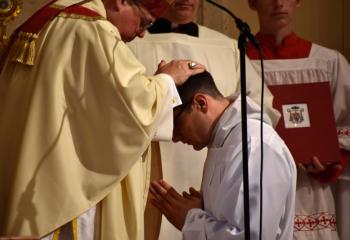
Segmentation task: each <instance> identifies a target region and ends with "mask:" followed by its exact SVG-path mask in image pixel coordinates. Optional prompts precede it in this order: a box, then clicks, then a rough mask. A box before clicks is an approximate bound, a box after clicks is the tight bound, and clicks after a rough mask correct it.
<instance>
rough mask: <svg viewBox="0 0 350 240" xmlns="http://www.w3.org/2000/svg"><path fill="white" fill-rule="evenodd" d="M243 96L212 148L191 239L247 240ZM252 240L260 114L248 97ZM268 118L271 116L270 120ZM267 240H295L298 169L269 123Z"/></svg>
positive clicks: (189, 226) (189, 221) (190, 224)
mask: <svg viewBox="0 0 350 240" xmlns="http://www.w3.org/2000/svg"><path fill="white" fill-rule="evenodd" d="M240 104H241V99H240V97H239V98H237V100H236V101H235V102H234V103H232V104H231V105H230V106H229V107H228V108H227V109H226V111H225V112H224V114H223V115H222V116H221V118H220V120H219V122H218V123H217V125H216V127H215V129H214V133H213V136H212V140H211V144H210V146H209V147H208V156H207V159H206V162H205V168H204V174H203V180H202V192H203V199H204V210H202V209H192V210H191V211H190V212H189V213H188V214H187V217H186V222H185V225H184V227H183V229H182V232H183V237H184V239H185V240H187V239H196V240H200V239H213V240H214V239H215V240H224V239H232V240H236V239H244V213H243V179H242V175H243V173H242V137H241V114H240V112H241V111H240ZM247 108H248V156H249V160H248V163H249V194H250V201H249V203H250V229H251V239H252V240H255V239H259V238H258V237H259V235H258V234H259V219H260V215H259V214H260V205H259V203H260V195H259V193H260V188H259V186H260V166H261V164H260V146H261V144H260V120H259V118H260V112H259V107H258V106H257V105H256V104H255V103H254V102H252V101H251V100H250V99H249V98H248V106H247ZM265 117H266V116H265ZM264 121H265V122H264V125H263V126H264V127H263V131H264V137H263V147H264V148H263V149H264V164H263V166H264V167H263V170H264V172H263V214H262V215H263V218H262V222H263V224H262V239H265V240H272V239H283V240H288V239H292V234H293V217H294V198H295V187H296V186H295V185H296V168H295V164H294V160H293V158H292V156H291V154H290V152H289V150H288V148H287V147H286V145H285V144H284V142H283V140H281V138H280V137H279V136H278V135H277V133H276V132H275V131H274V130H273V128H272V127H271V125H270V123H269V120H268V118H265V119H264Z"/></svg>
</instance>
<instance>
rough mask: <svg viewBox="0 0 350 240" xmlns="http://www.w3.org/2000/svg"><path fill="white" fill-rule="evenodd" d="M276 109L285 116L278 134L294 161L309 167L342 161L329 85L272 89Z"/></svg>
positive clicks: (291, 86) (280, 121) (273, 87)
mask: <svg viewBox="0 0 350 240" xmlns="http://www.w3.org/2000/svg"><path fill="white" fill-rule="evenodd" d="M269 89H270V91H271V92H272V94H273V96H274V101H273V106H274V108H276V109H277V110H278V111H280V112H281V114H282V116H281V119H280V120H279V122H278V124H277V127H276V131H277V132H278V134H279V135H280V136H281V138H282V139H283V140H284V141H285V143H286V144H287V146H288V148H289V150H290V151H291V153H292V155H293V157H294V160H295V161H296V162H299V163H304V164H308V163H310V162H311V159H312V157H313V156H316V157H318V159H319V160H320V161H321V162H322V163H323V164H330V163H334V162H339V161H340V150H339V143H338V136H337V129H336V126H335V119H334V113H333V104H332V96H331V90H330V86H329V83H328V82H319V83H303V84H289V85H274V86H269Z"/></svg>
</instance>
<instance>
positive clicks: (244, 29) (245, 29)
mask: <svg viewBox="0 0 350 240" xmlns="http://www.w3.org/2000/svg"><path fill="white" fill-rule="evenodd" d="M206 1H207V2H209V3H211V4H213V5H214V6H216V7H218V8H220V9H221V10H223V11H225V12H226V13H227V14H229V15H230V16H231V17H232V18H233V19H234V20H235V22H236V25H237V28H238V29H239V31H240V32H241V34H243V36H245V37H246V38H248V39H249V41H250V42H251V43H252V44H253V46H254V47H255V48H256V49H258V50H259V49H260V45H259V42H258V40H257V39H256V38H255V36H254V35H253V34H252V33H251V31H250V27H249V25H248V24H247V23H246V22H243V21H242V20H241V19H240V18H238V17H236V15H234V14H233V12H231V11H230V10H228V9H227V8H225V7H224V6H221V5H219V4H217V3H216V2H214V1H212V0H206Z"/></svg>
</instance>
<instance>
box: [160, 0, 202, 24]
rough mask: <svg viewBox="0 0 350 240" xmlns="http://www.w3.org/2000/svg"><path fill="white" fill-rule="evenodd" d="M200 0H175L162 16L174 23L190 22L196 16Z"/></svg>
mask: <svg viewBox="0 0 350 240" xmlns="http://www.w3.org/2000/svg"><path fill="white" fill-rule="evenodd" d="M199 3H200V0H175V1H174V3H172V4H171V6H170V7H169V9H168V10H167V11H166V12H165V13H164V15H163V17H164V18H166V19H168V20H169V21H171V22H173V23H176V24H186V23H189V22H192V21H194V20H195V19H196V17H197V12H198V8H199Z"/></svg>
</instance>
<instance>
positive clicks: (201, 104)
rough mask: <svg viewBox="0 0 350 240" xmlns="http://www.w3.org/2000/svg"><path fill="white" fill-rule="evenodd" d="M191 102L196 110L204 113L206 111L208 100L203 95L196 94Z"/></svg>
mask: <svg viewBox="0 0 350 240" xmlns="http://www.w3.org/2000/svg"><path fill="white" fill-rule="evenodd" d="M193 102H194V105H195V108H197V109H198V110H199V111H201V112H203V113H206V112H207V111H208V99H207V96H206V95H205V94H202V93H197V94H195V95H194V97H193Z"/></svg>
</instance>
